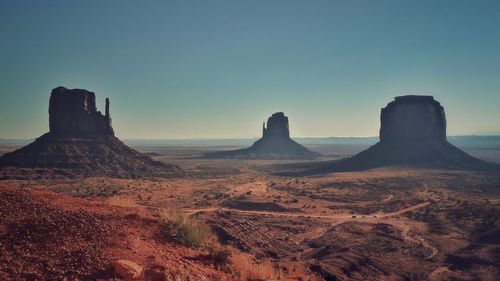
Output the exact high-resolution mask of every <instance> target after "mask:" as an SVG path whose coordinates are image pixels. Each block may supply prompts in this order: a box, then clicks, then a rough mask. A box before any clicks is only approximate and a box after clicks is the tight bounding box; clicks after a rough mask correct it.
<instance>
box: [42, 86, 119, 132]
mask: <svg viewBox="0 0 500 281" xmlns="http://www.w3.org/2000/svg"><path fill="white" fill-rule="evenodd" d="M49 131H50V133H51V134H59V135H114V131H113V128H112V127H111V116H110V113H109V99H108V98H106V111H105V114H104V115H102V113H101V112H100V111H97V107H96V101H95V93H93V92H89V91H87V90H83V89H66V88H64V87H57V88H55V89H53V90H52V93H51V94H50V100H49Z"/></svg>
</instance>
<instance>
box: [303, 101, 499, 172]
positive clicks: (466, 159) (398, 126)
mask: <svg viewBox="0 0 500 281" xmlns="http://www.w3.org/2000/svg"><path fill="white" fill-rule="evenodd" d="M379 137H380V141H379V142H378V143H376V144H375V145H373V146H372V147H370V148H368V149H367V150H365V151H362V152H360V153H359V154H357V155H355V156H353V157H351V158H346V159H343V160H340V161H335V162H327V163H321V164H317V165H316V167H315V168H312V169H310V167H311V165H310V166H309V167H308V168H307V170H306V171H304V172H301V173H303V174H314V173H323V172H335V171H356V170H367V169H372V168H377V167H383V166H398V165H404V166H418V167H432V168H444V169H472V170H492V169H493V170H498V169H499V167H498V165H495V164H493V163H489V162H486V161H483V160H480V159H477V158H474V157H472V156H470V155H469V154H467V153H465V152H464V151H462V150H460V149H459V148H457V147H455V146H454V145H452V144H450V143H449V142H448V141H447V138H446V117H445V113H444V108H443V107H442V106H441V104H440V103H439V102H437V101H436V100H434V98H433V97H432V96H414V95H410V96H400V97H396V98H395V99H394V101H392V102H390V103H389V104H388V105H387V106H386V107H385V108H382V110H381V114H380V136H379Z"/></svg>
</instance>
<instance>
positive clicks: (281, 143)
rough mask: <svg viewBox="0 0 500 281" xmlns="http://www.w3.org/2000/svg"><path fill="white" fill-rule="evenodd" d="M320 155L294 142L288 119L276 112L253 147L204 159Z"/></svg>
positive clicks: (212, 155)
mask: <svg viewBox="0 0 500 281" xmlns="http://www.w3.org/2000/svg"><path fill="white" fill-rule="evenodd" d="M319 155H320V154H319V153H316V152H313V151H310V150H309V149H307V148H306V147H304V146H302V145H300V144H298V143H297V142H295V141H294V140H292V139H291V138H290V130H289V126H288V117H286V116H285V114H284V113H283V112H276V113H274V114H273V115H271V117H269V118H268V119H267V126H266V124H265V123H264V125H263V127H262V138H260V139H259V140H257V141H256V142H254V144H253V145H252V146H251V147H249V148H245V149H238V150H231V151H220V152H213V153H208V154H206V155H204V158H237V159H238V158H239V159H312V158H316V157H318V156H319Z"/></svg>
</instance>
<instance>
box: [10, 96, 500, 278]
mask: <svg viewBox="0 0 500 281" xmlns="http://www.w3.org/2000/svg"><path fill="white" fill-rule="evenodd" d="M83 105H89V106H83ZM391 112H392V113H391ZM49 113H50V124H51V126H50V132H49V133H47V134H46V135H44V136H42V137H40V138H38V139H37V140H35V141H34V142H33V143H32V144H30V145H29V146H26V147H24V148H21V149H19V150H16V151H15V152H13V153H8V151H13V150H15V147H14V146H5V147H3V150H2V151H3V152H5V154H4V155H3V156H2V157H1V158H0V164H1V166H2V167H3V168H2V169H1V170H0V178H1V181H0V192H1V197H0V212H1V216H2V217H3V218H4V219H3V220H2V222H1V227H0V230H1V231H0V249H1V251H0V261H1V262H0V277H1V279H2V280H21V279H22V280H63V279H64V280H109V279H113V278H115V279H114V280H116V279H124V280H155V281H156V280H492V281H493V280H497V277H498V276H499V274H500V240H499V238H500V221H499V215H500V195H499V193H500V189H499V187H500V170H499V169H498V167H499V166H498V164H494V163H493V162H487V161H483V160H479V159H477V158H474V157H472V156H470V155H469V154H467V153H465V152H463V151H462V150H460V149H458V148H456V147H455V146H453V145H451V144H449V143H448V142H447V141H446V131H445V130H446V129H445V128H446V123H445V119H444V118H445V117H444V111H443V108H442V107H440V105H439V103H436V102H435V101H434V100H433V99H432V98H430V97H414V96H410V97H404V98H397V99H396V101H395V102H393V103H391V104H389V106H388V107H386V108H385V109H383V110H382V114H383V118H382V120H383V123H382V127H383V129H381V134H382V135H381V138H380V143H378V144H376V145H374V146H372V147H371V148H369V149H368V150H366V151H363V152H361V153H359V154H357V155H354V156H352V155H349V154H345V155H342V153H340V154H338V153H337V154H335V153H331V152H332V150H333V152H339V151H338V150H336V149H335V148H336V146H333V148H332V147H331V148H329V149H328V145H324V146H323V148H322V149H319V150H321V151H324V153H318V152H312V151H311V150H309V149H307V148H305V147H304V146H301V145H299V144H297V143H296V142H293V141H292V140H291V139H290V133H289V131H288V126H289V125H288V122H289V121H288V118H287V117H286V116H285V115H284V114H283V113H280V114H274V115H273V116H272V117H271V118H269V120H268V122H267V128H266V126H264V129H263V138H262V140H259V141H257V142H256V143H255V144H254V145H253V146H252V147H251V148H249V149H239V150H230V149H229V150H228V148H230V147H225V146H217V147H215V146H206V147H200V146H197V147H189V146H184V147H182V146H147V145H143V146H137V147H136V149H137V150H139V151H141V152H137V151H136V150H134V149H131V148H129V147H127V146H126V145H125V144H123V142H121V141H120V140H118V139H117V138H115V137H114V136H113V135H114V132H113V129H112V127H111V117H110V113H109V101H107V102H106V113H105V115H101V113H100V112H98V111H96V109H95V95H94V93H92V92H88V91H85V90H68V89H65V88H62V87H59V88H56V89H54V90H53V92H52V95H51V99H50V108H49ZM395 114H396V115H398V116H397V117H394V116H392V115H395ZM398 120H399V121H398ZM401 120H405V121H404V122H403V124H401V123H400V122H401ZM398 122H399V123H398ZM408 138H409V139H408ZM312 148H316V149H318V148H321V146H314V147H312ZM476 149H477V148H476ZM429 151H430V152H429ZM325 152H326V153H325ZM354 154H355V153H354ZM497 161H498V159H497Z"/></svg>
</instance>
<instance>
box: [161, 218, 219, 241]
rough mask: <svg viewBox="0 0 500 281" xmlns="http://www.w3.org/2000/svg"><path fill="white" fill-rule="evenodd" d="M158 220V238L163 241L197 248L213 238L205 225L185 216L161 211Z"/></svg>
mask: <svg viewBox="0 0 500 281" xmlns="http://www.w3.org/2000/svg"><path fill="white" fill-rule="evenodd" d="M160 219H161V223H160V227H159V230H158V236H159V238H160V239H161V240H163V241H168V242H174V243H178V244H181V245H184V246H188V247H195V248H199V247H202V246H206V242H208V240H209V238H211V236H213V234H212V233H211V231H210V229H209V227H208V226H207V225H206V224H204V223H203V222H201V221H199V220H198V219H196V218H195V217H192V216H188V215H186V214H182V213H178V212H173V211H162V212H161V214H160Z"/></svg>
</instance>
